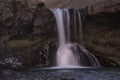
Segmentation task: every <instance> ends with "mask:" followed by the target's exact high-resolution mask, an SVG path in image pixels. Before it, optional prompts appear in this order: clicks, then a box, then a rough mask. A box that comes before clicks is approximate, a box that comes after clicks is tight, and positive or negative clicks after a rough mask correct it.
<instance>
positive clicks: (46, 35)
mask: <svg viewBox="0 0 120 80" xmlns="http://www.w3.org/2000/svg"><path fill="white" fill-rule="evenodd" d="M46 1H47V0H46ZM61 1H65V0H61ZM68 1H69V0H68ZM77 1H78V0H77ZM77 1H76V2H77ZM71 2H74V1H71ZM66 3H67V1H66ZM111 3H112V2H111ZM46 4H47V3H46ZM117 4H118V3H117ZM60 6H61V5H60ZM68 7H69V6H68ZM118 7H119V5H118ZM93 8H94V9H93ZM93 8H89V7H88V12H89V13H90V14H94V13H95V14H96V13H98V12H101V10H100V11H99V10H98V11H97V9H96V8H95V7H93ZM100 8H102V7H100ZM111 9H112V8H111ZM89 10H90V11H91V10H93V11H92V12H93V13H92V12H90V11H89ZM103 10H104V8H103ZM106 10H107V8H106ZM117 10H119V9H118V8H117ZM109 14H110V13H108V14H97V15H92V16H88V17H87V18H85V21H84V28H83V31H84V45H85V47H86V48H87V49H90V50H91V52H93V53H94V54H95V55H96V56H97V57H98V58H99V60H100V61H101V62H103V63H104V64H103V66H118V65H120V59H119V58H120V56H119V47H120V45H119V42H120V39H119V37H120V36H119V31H120V29H119V26H120V24H119V23H120V22H118V20H117V19H119V12H118V13H115V14H111V15H109ZM107 16H108V17H107ZM103 19H104V20H103ZM95 33H98V34H95ZM56 34H57V29H56V23H55V20H54V17H53V14H52V13H51V11H50V10H49V9H48V8H46V7H45V4H44V3H41V2H39V0H36V1H35V0H1V1H0V68H13V69H26V68H30V67H33V66H37V67H48V66H52V65H53V63H54V61H55V60H54V57H55V55H54V53H55V52H56V49H54V48H55V47H54V44H55V42H56V41H57V36H56ZM114 54H115V55H114ZM106 63H108V64H106ZM117 64H118V65H117Z"/></svg>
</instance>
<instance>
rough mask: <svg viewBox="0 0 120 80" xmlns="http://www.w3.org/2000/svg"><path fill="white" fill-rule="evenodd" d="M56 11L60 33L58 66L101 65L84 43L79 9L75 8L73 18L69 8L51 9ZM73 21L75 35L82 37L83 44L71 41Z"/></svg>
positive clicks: (57, 55) (57, 53)
mask: <svg viewBox="0 0 120 80" xmlns="http://www.w3.org/2000/svg"><path fill="white" fill-rule="evenodd" d="M51 11H52V12H53V13H54V16H55V19H56V23H57V29H58V35H59V48H58V50H57V52H56V66H57V67H76V66H94V67H98V66H100V64H99V62H98V60H97V59H96V57H95V56H94V55H93V54H92V53H90V52H89V51H88V50H87V49H85V48H84V46H83V45H82V36H83V35H82V21H81V14H80V11H79V9H74V10H73V19H71V18H72V17H71V14H70V11H69V9H59V8H58V9H51ZM71 22H72V24H73V27H74V30H73V31H74V36H75V35H78V34H77V33H79V37H80V43H81V45H78V44H77V43H71V35H70V34H71V25H70V24H71Z"/></svg>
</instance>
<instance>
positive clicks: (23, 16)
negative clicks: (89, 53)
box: [0, 0, 52, 69]
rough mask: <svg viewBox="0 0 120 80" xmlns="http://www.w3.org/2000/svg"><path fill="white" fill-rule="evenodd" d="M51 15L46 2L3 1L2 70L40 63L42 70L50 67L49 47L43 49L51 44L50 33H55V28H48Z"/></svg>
mask: <svg viewBox="0 0 120 80" xmlns="http://www.w3.org/2000/svg"><path fill="white" fill-rule="evenodd" d="M51 15H52V14H51V12H50V10H49V9H48V8H46V7H45V5H44V3H36V2H33V3H32V2H31V1H28V0H1V1H0V66H1V67H2V66H3V67H4V66H6V67H9V68H19V69H21V68H27V67H31V66H34V65H36V64H39V67H43V66H44V67H45V66H50V65H49V60H48V48H46V47H43V46H46V43H47V42H49V41H50V40H48V38H47V37H48V36H46V34H49V33H50V32H51V31H49V32H48V29H49V28H51V26H50V27H49V26H48V24H49V23H50V20H51V17H49V16H51ZM36 28H37V29H36ZM36 30H38V31H36ZM45 30H46V31H45ZM44 33H46V34H44ZM43 34H44V35H43ZM51 35H52V34H51ZM51 35H49V37H50V36H51ZM49 39H50V38H49ZM4 68H5V67H4Z"/></svg>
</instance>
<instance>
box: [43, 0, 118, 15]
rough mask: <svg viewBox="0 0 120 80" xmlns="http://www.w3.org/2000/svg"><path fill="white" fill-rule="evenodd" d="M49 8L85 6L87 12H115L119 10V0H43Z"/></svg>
mask: <svg viewBox="0 0 120 80" xmlns="http://www.w3.org/2000/svg"><path fill="white" fill-rule="evenodd" d="M43 2H45V4H46V6H47V7H49V8H58V7H60V8H85V7H88V13H89V14H97V13H99V12H115V11H119V10H120V0H73V1H71V0H59V1H56V0H44V1H43Z"/></svg>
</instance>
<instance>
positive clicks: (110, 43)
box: [83, 12, 120, 65]
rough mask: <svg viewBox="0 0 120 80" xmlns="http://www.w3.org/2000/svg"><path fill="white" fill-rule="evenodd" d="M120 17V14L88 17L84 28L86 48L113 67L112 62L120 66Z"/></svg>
mask: <svg viewBox="0 0 120 80" xmlns="http://www.w3.org/2000/svg"><path fill="white" fill-rule="evenodd" d="M119 17H120V12H116V13H100V14H97V15H92V16H88V17H86V19H85V21H84V22H85V23H84V27H83V34H84V45H85V46H86V48H87V49H89V51H91V52H93V53H95V55H98V56H101V57H102V58H104V59H103V62H105V61H107V62H109V63H111V64H113V65H115V64H114V63H112V62H116V63H117V64H120V54H119V53H120V51H119V50H120V35H119V34H120V20H119ZM111 60H112V61H111ZM105 65H106V64H105Z"/></svg>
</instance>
